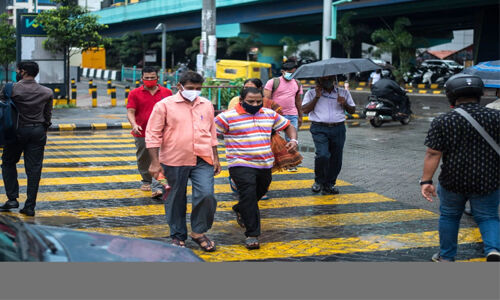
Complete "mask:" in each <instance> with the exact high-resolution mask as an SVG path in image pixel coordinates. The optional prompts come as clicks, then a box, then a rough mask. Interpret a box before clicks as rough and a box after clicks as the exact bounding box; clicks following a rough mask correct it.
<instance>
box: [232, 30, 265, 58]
mask: <svg viewBox="0 0 500 300" xmlns="http://www.w3.org/2000/svg"><path fill="white" fill-rule="evenodd" d="M257 38H258V36H257V35H256V34H254V33H251V34H249V35H248V36H247V37H239V36H237V37H231V38H228V39H227V41H226V44H227V49H226V55H228V56H229V57H230V58H242V57H245V58H246V60H250V51H251V49H252V48H254V47H259V46H260V45H261V43H260V42H259V41H257Z"/></svg>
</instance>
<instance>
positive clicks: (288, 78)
mask: <svg viewBox="0 0 500 300" xmlns="http://www.w3.org/2000/svg"><path fill="white" fill-rule="evenodd" d="M292 75H293V73H290V72H285V74H283V78H285V79H286V80H292Z"/></svg>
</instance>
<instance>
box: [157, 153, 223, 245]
mask: <svg viewBox="0 0 500 300" xmlns="http://www.w3.org/2000/svg"><path fill="white" fill-rule="evenodd" d="M162 167H163V171H164V172H165V177H166V178H167V181H168V184H169V185H170V192H169V193H168V197H167V201H166V202H165V215H166V217H167V223H168V225H169V227H170V237H172V238H177V239H179V240H181V241H185V240H186V239H187V226H186V208H187V197H186V191H187V184H188V179H191V183H192V191H193V192H192V197H191V198H192V199H191V200H192V208H191V231H192V232H196V233H205V232H207V231H208V230H209V229H210V228H212V224H213V222H214V215H215V210H216V209H217V201H216V200H215V197H214V167H213V166H212V165H210V164H208V163H207V162H206V161H204V160H203V159H201V158H199V157H198V160H197V162H196V166H166V165H163V164H162Z"/></svg>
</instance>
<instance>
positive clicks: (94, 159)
mask: <svg viewBox="0 0 500 300" xmlns="http://www.w3.org/2000/svg"><path fill="white" fill-rule="evenodd" d="M136 160H137V158H136V157H135V155H134V156H94V157H71V158H44V159H43V163H44V164H71V163H89V162H115V161H121V162H123V161H128V162H134V161H136ZM19 163H21V164H24V160H23V159H21V160H20V161H19ZM220 164H221V166H227V162H225V161H222V162H221V163H220Z"/></svg>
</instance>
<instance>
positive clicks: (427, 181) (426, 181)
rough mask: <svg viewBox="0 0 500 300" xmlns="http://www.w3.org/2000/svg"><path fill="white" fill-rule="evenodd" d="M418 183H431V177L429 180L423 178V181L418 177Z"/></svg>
mask: <svg viewBox="0 0 500 300" xmlns="http://www.w3.org/2000/svg"><path fill="white" fill-rule="evenodd" d="M418 183H420V185H424V184H432V179H431V180H423V181H422V179H420V180H419V181H418Z"/></svg>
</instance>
